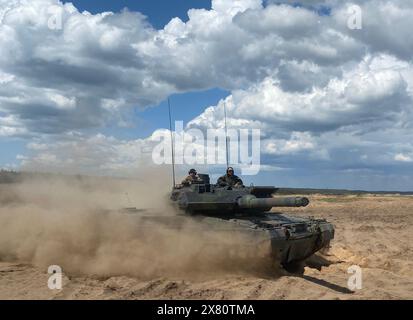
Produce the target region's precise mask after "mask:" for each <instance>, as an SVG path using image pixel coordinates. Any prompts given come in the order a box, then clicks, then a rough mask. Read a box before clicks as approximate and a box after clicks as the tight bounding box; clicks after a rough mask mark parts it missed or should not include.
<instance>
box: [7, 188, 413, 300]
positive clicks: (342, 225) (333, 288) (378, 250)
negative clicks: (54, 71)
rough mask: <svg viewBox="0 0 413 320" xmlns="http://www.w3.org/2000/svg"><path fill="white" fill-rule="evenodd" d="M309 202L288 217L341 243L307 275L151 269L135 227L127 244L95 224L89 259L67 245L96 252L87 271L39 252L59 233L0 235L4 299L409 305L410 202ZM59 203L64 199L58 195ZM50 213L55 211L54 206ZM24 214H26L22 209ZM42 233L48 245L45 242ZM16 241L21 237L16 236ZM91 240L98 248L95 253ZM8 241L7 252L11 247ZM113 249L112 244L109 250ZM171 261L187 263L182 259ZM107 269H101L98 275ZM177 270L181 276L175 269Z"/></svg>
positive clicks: (233, 268) (412, 288)
mask: <svg viewBox="0 0 413 320" xmlns="http://www.w3.org/2000/svg"><path fill="white" fill-rule="evenodd" d="M4 194H5V192H4V188H3V195H4ZM6 198H7V199H8V200H7V201H5V200H4V199H5V197H3V205H2V207H1V210H0V216H1V215H2V214H3V215H4V214H6V213H7V212H9V211H8V210H10V208H11V207H12V206H10V203H9V202H10V201H9V200H10V197H6ZM11 198H13V197H11ZM34 198H36V199H39V197H34ZM92 198H93V197H92ZM132 198H133V196H132ZM31 200H33V198H31ZM43 200H44V199H43ZM310 200H311V203H310V205H309V206H308V207H307V208H291V209H290V208H288V209H286V210H283V211H285V212H288V213H293V214H296V215H300V216H309V215H311V216H315V217H323V218H326V219H327V220H328V221H330V222H332V223H333V224H334V225H335V227H336V238H335V240H334V241H333V242H332V244H331V248H330V249H329V250H328V251H326V252H323V253H319V254H317V255H316V256H314V257H312V258H311V259H309V260H308V261H307V262H306V266H305V271H304V274H303V275H295V274H290V273H287V272H286V271H284V270H279V269H277V268H275V267H274V269H272V268H270V267H268V266H266V267H265V268H262V267H257V268H256V269H253V268H251V266H250V267H249V268H243V266H240V264H242V263H243V262H241V261H232V262H231V263H232V264H227V265H225V267H223V265H220V264H215V263H212V262H211V261H210V259H206V260H205V261H203V262H202V264H203V267H200V266H199V265H197V266H195V265H194V264H191V263H190V262H189V261H185V259H184V256H183V255H182V256H180V255H178V256H174V255H173V254H172V253H171V252H163V256H168V257H169V258H165V257H162V258H159V260H157V263H158V264H159V265H160V266H162V265H163V268H157V269H153V268H152V267H153V265H151V263H153V261H154V260H153V257H152V258H151V259H148V260H145V256H142V254H143V253H145V254H147V252H146V251H140V253H139V255H137V254H136V252H138V251H139V249H137V246H139V245H142V243H138V242H136V241H137V238H136V237H135V236H131V235H130V234H128V232H130V230H128V229H126V231H125V229H124V228H122V230H123V232H124V233H123V236H122V237H119V236H117V237H115V238H114V237H113V235H111V236H110V237H107V235H106V232H107V231H105V230H106V227H107V226H106V225H105V224H103V225H101V224H99V225H98V226H99V227H97V226H96V224H93V237H92V238H93V239H89V238H90V237H86V238H85V239H83V241H84V242H83V243H82V246H83V249H84V252H83V251H82V252H76V250H80V249H78V248H77V247H76V246H71V247H67V248H70V250H71V251H72V252H73V253H74V254H76V257H77V258H78V259H79V260H80V261H81V260H82V259H84V257H87V254H88V252H92V253H90V254H93V255H96V252H99V255H98V256H97V258H96V259H97V260H96V261H94V260H93V261H92V260H91V261H89V263H88V264H87V267H82V268H81V267H79V266H78V265H76V264H73V261H70V262H69V261H68V260H65V259H63V258H62V257H61V256H60V255H54V253H53V251H50V250H49V251H42V250H41V248H40V245H42V246H44V245H46V246H50V243H49V242H47V241H46V240H45V239H49V238H50V237H53V236H55V235H53V234H48V233H47V232H48V230H47V229H42V230H41V231H40V230H38V229H33V230H37V231H38V233H35V235H36V237H34V238H32V239H31V240H30V242H31V243H33V242H36V241H38V245H36V246H28V245H27V243H25V242H21V241H20V242H19V241H14V242H13V241H10V239H9V240H7V241H9V242H8V243H6V240H5V238H4V237H3V239H2V238H1V236H0V299H277V300H278V299H412V298H413V252H412V244H413V197H409V196H394V195H393V196H382V195H381V196H374V195H365V196H323V195H314V196H310ZM19 201H20V200H19ZM59 201H62V199H60V198H59ZM6 202H7V204H6ZM66 203H67V202H66ZM112 204H113V201H112ZM26 205H27V203H26ZM83 205H85V203H84V202H82V201H80V203H79V206H83ZM41 207H45V206H44V205H42V206H41ZM48 207H49V208H50V207H52V208H53V205H52V204H51V202H50V201H48ZM70 207H71V208H72V206H70ZM63 209H64V208H62V210H63ZM72 209H73V208H72ZM18 210H19V211H17V212H19V214H20V211H21V208H20V209H18ZM99 217H100V216H99ZM99 219H100V218H99ZM128 219H129V218H128ZM89 220H90V219H89ZM89 220H86V221H89ZM29 221H31V220H27V219H23V220H20V223H19V224H18V226H19V227H18V228H17V229H13V228H15V226H14V224H13V220H10V219H9V220H7V223H6V222H5V220H1V219H0V223H2V224H1V225H0V231H1V232H5V231H7V230H9V229H10V228H12V230H21V229H22V228H23V229H24V230H25V232H29V233H30V232H32V231H33V230H31V229H30V228H28V227H27V226H25V225H24V223H29ZM33 221H34V220H32V223H31V224H32V225H33V224H34V223H33ZM22 223H23V226H22ZM81 223H82V225H84V226H87V224H85V221H83V220H81ZM114 223H115V224H116V223H118V224H119V225H121V223H122V222H116V221H113V220H111V221H110V224H109V225H113V224H114ZM74 227H76V224H74ZM36 228H37V227H36ZM89 231H90V230H89ZM13 232H17V231H13ZM87 232H88V227H84V228H83V229H82V230H79V233H87ZM45 233H46V234H47V238H42V235H43V234H45ZM15 235H16V237H19V236H21V235H19V234H17V233H15ZM189 235H190V236H193V235H192V234H189ZM10 236H11V235H10V234H9V237H10ZM66 237H67V238H62V239H63V240H62V239H61V238H59V239H60V240H61V241H67V242H70V241H69V240H70V239H71V238H70V237H71V235H70V233H68V234H67V235H66ZM96 238H99V241H97V242H96ZM106 238H107V239H106ZM68 239H69V240H68ZM168 239H169V238H168ZM152 240H153V239H152ZM92 241H94V242H93V243H99V245H94V246H92V247H91V243H92ZM122 241H125V242H126V247H127V250H126V251H125V247H122V250H120V249H119V247H117V246H116V244H119V243H122ZM180 241H182V239H181V238H180ZM10 243H11V245H10V247H9V248H6V247H5V246H6V245H7V244H10ZM109 243H110V244H113V243H114V245H113V246H108V244H109ZM172 243H173V241H172ZM185 243H187V242H180V245H181V246H182V245H183V247H184V249H185ZM23 244H24V245H23ZM13 246H15V247H13ZM95 246H96V247H95ZM11 248H12V249H11ZM102 248H104V250H103V249H102ZM49 249H50V248H49ZM92 249H93V250H92ZM168 249H169V250H172V249H171V248H168ZM33 250H34V251H33ZM68 250H69V249H68ZM70 250H69V251H70ZM88 250H89V251H88ZM190 250H191V249H189V251H190ZM192 250H198V247H196V246H192ZM172 251H173V250H172ZM183 251H184V252H185V250H183ZM39 252H40V253H39ZM181 254H182V252H181ZM106 255H108V256H111V258H110V259H109V260H108V261H110V263H109V262H107V260H105V258H106ZM39 257H41V258H39ZM128 257H130V259H129V260H130V262H128ZM211 257H212V256H211ZM49 258H50V259H49ZM54 259H55V260H58V262H59V263H60V264H63V266H62V267H63V272H64V276H63V288H62V289H61V290H50V289H48V287H47V280H48V277H49V276H50V275H49V274H47V265H48V263H51V262H52V261H54ZM174 259H181V262H176V261H174ZM112 260H113V261H112ZM200 261H202V260H200ZM102 263H103V265H104V267H102V268H98V267H97V266H98V265H102ZM352 265H358V266H360V267H361V270H362V289H360V290H354V291H350V290H349V289H348V287H347V282H348V278H349V277H350V276H351V275H350V274H349V273H348V268H349V267H350V266H352ZM168 266H170V268H168ZM180 268H182V270H183V271H184V272H179V270H180ZM145 270H146V272H145ZM147 270H156V271H153V272H147Z"/></svg>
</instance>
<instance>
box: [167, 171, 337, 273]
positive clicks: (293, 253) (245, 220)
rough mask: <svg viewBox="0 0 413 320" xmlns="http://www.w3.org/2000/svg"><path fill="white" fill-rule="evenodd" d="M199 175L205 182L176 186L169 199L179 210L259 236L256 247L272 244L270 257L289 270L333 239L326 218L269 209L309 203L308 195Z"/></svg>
mask: <svg viewBox="0 0 413 320" xmlns="http://www.w3.org/2000/svg"><path fill="white" fill-rule="evenodd" d="M199 177H200V178H201V181H199V182H197V183H192V184H191V185H189V186H183V185H175V186H174V187H173V190H172V192H171V194H170V200H171V201H172V204H173V205H174V206H175V207H176V208H177V209H178V210H179V212H180V213H181V214H183V215H189V216H191V217H194V218H195V217H196V218H197V219H201V220H202V221H203V223H208V224H210V225H211V227H214V228H216V227H219V228H223V227H228V228H230V229H232V230H234V229H235V230H238V231H240V232H247V233H250V234H254V235H255V236H256V237H257V238H259V239H260V241H257V242H256V244H255V245H257V246H261V245H265V244H269V246H270V255H271V256H273V257H274V258H276V259H277V261H279V263H280V264H281V265H282V266H283V267H284V268H285V269H287V270H288V271H294V270H296V269H297V266H299V265H301V262H302V261H304V260H305V259H306V258H308V257H310V256H311V255H313V254H314V253H315V252H317V251H319V250H320V249H322V248H325V247H328V246H329V243H330V241H331V240H332V239H333V238H334V226H333V225H332V224H331V223H329V222H327V221H326V220H325V219H315V218H312V217H308V218H301V217H294V216H291V215H287V214H282V213H279V212H275V211H271V209H272V208H282V207H305V206H307V205H308V204H309V200H308V199H307V198H306V197H279V196H277V195H276V193H277V191H278V188H275V187H266V186H249V187H245V186H241V187H237V188H235V187H228V186H227V187H221V186H218V185H213V184H211V183H210V178H209V175H207V174H200V175H199ZM249 245H251V244H249ZM258 249H259V248H257V250H258Z"/></svg>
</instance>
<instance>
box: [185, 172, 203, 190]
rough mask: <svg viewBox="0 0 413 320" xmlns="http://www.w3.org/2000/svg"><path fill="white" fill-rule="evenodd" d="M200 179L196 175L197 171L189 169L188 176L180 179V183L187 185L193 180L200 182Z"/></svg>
mask: <svg viewBox="0 0 413 320" xmlns="http://www.w3.org/2000/svg"><path fill="white" fill-rule="evenodd" d="M200 181H202V180H201V179H200V178H199V177H198V173H197V172H196V170H195V169H191V170H189V172H188V176H187V177H186V178H185V179H184V180H182V185H183V186H189V185H191V184H192V183H194V182H200Z"/></svg>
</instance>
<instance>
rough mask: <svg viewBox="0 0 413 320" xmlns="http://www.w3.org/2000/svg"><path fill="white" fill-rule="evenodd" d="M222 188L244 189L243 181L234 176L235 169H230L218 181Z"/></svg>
mask: <svg viewBox="0 0 413 320" xmlns="http://www.w3.org/2000/svg"><path fill="white" fill-rule="evenodd" d="M217 185H219V186H220V187H243V186H244V184H243V182H242V180H241V179H240V178H239V177H238V176H236V175H235V174H234V168H232V167H228V169H227V173H226V174H225V175H223V176H222V177H220V178H219V179H218V181H217Z"/></svg>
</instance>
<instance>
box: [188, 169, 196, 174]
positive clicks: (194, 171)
mask: <svg viewBox="0 0 413 320" xmlns="http://www.w3.org/2000/svg"><path fill="white" fill-rule="evenodd" d="M191 173H195V174H196V170H195V169H191V170H189V172H188V174H191Z"/></svg>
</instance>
